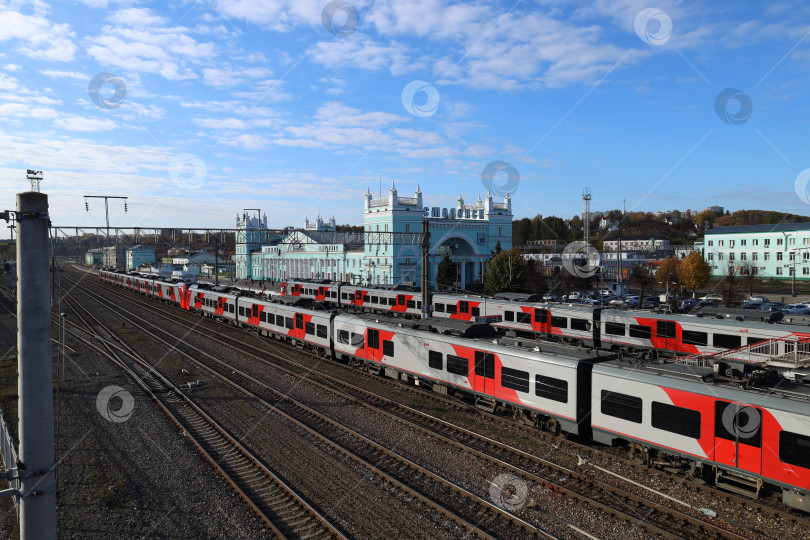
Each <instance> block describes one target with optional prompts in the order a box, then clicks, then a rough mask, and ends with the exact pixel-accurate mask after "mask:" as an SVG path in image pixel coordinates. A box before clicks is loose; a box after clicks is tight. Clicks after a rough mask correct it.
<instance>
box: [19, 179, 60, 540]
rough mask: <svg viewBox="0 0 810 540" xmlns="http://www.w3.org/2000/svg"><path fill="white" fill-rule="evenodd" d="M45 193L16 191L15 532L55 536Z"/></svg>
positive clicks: (29, 539) (28, 538) (26, 537)
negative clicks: (17, 520)
mask: <svg viewBox="0 0 810 540" xmlns="http://www.w3.org/2000/svg"><path fill="white" fill-rule="evenodd" d="M49 226H50V221H49V219H48V196H47V195H45V194H43V193H36V192H28V193H18V194H17V320H18V321H19V323H18V325H19V326H18V334H17V351H18V360H17V369H18V372H19V383H18V392H19V395H20V398H19V431H20V433H19V435H20V452H19V459H20V463H19V471H20V478H21V482H22V483H21V491H22V498H21V499H20V538H21V539H22V540H33V539H35V538H36V539H42V538H44V539H51V538H54V539H55V538H56V480H55V477H54V469H55V468H56V465H55V463H54V434H53V372H52V369H53V366H52V359H51V306H50V297H49V287H48V281H49V280H48V277H49V275H48V227H49Z"/></svg>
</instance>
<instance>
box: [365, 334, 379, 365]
mask: <svg viewBox="0 0 810 540" xmlns="http://www.w3.org/2000/svg"><path fill="white" fill-rule="evenodd" d="M366 335H367V337H366V340H367V342H366V347H367V349H368V355H369V358H371V359H372V360H376V361H377V362H379V361H380V359H381V358H382V353H381V352H380V346H381V345H380V331H379V330H375V329H374V328H369V329H368V332H367V334H366Z"/></svg>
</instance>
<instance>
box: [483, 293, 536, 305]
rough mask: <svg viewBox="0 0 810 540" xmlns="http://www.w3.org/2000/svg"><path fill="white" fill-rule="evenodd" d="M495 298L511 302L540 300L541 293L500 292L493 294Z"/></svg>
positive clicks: (534, 301)
mask: <svg viewBox="0 0 810 540" xmlns="http://www.w3.org/2000/svg"><path fill="white" fill-rule="evenodd" d="M494 298H495V300H501V299H503V300H511V301H513V302H532V303H537V302H542V300H543V295H542V294H527V293H513V292H501V293H498V294H496V295H495V297H494Z"/></svg>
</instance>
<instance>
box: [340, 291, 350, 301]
mask: <svg viewBox="0 0 810 540" xmlns="http://www.w3.org/2000/svg"><path fill="white" fill-rule="evenodd" d="M340 297H341V298H342V299H343V300H348V299H349V295H348V294H347V293H340Z"/></svg>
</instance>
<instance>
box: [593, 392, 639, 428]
mask: <svg viewBox="0 0 810 540" xmlns="http://www.w3.org/2000/svg"><path fill="white" fill-rule="evenodd" d="M601 411H602V414H606V415H608V416H614V417H616V418H621V419H622V420H627V421H629V422H635V423H636V424H640V423H641V398H640V397H636V396H629V395H627V394H619V393H618V392H609V391H608V390H602V406H601Z"/></svg>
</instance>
